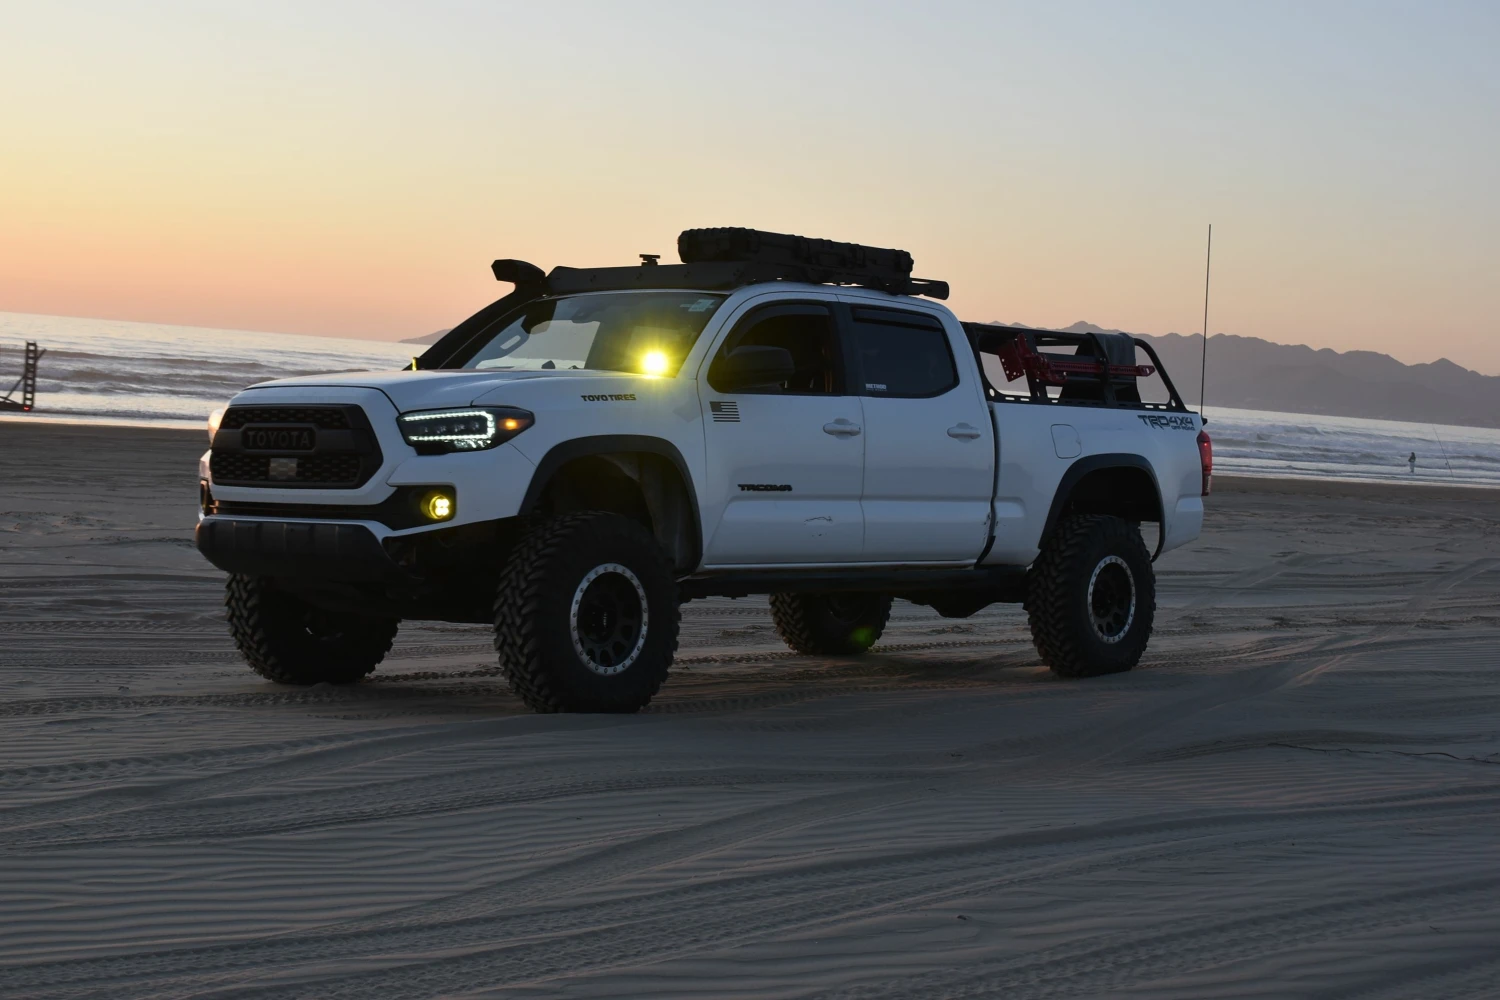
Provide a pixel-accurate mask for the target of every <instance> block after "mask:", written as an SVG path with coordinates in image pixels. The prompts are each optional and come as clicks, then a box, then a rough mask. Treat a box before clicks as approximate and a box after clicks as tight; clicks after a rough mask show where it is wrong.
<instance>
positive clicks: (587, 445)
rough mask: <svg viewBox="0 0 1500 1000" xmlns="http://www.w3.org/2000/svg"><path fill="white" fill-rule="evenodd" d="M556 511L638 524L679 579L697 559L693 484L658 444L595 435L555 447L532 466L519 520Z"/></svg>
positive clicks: (673, 449)
mask: <svg viewBox="0 0 1500 1000" xmlns="http://www.w3.org/2000/svg"><path fill="white" fill-rule="evenodd" d="M627 484H628V485H627ZM559 503H561V504H562V505H563V509H564V510H567V509H583V508H588V509H602V510H610V511H613V512H615V513H619V514H624V515H625V516H627V517H632V518H634V519H636V520H638V521H641V522H642V523H643V524H645V526H646V527H647V528H648V529H649V530H650V531H651V533H652V534H653V535H655V536H656V539H657V541H658V542H660V543H661V545H662V547H663V548H665V549H666V550H667V552H668V554H669V555H670V556H671V558H672V563H673V565H674V566H675V567H676V569H677V570H678V571H679V572H683V573H686V572H691V571H692V570H693V569H695V568H696V567H697V565H698V563H699V561H700V559H701V557H702V552H703V537H702V527H701V525H702V521H701V519H700V517H699V513H698V494H697V491H696V490H695V489H694V488H693V476H692V473H691V472H690V471H689V470H688V466H687V462H686V461H684V459H683V457H682V452H681V451H679V450H678V449H677V446H676V445H674V444H673V443H672V442H670V441H667V440H665V439H663V438H657V437H650V436H647V435H643V434H598V435H594V436H591V437H583V438H574V439H572V440H570V441H563V442H561V443H559V444H556V445H554V446H553V447H552V448H551V449H550V450H549V451H548V452H547V454H546V455H544V456H542V460H541V461H540V462H538V463H537V467H536V472H534V473H533V474H532V477H531V483H530V485H529V486H527V488H526V494H525V496H524V497H523V498H522V501H521V510H520V513H521V514H523V515H525V514H535V513H539V512H542V511H545V510H548V509H549V506H555V505H557V504H559ZM554 512H557V513H561V512H562V510H555V511H554Z"/></svg>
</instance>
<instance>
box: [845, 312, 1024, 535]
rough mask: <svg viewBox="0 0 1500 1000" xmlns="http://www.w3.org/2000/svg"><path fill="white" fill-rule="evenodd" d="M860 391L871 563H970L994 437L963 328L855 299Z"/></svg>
mask: <svg viewBox="0 0 1500 1000" xmlns="http://www.w3.org/2000/svg"><path fill="white" fill-rule="evenodd" d="M848 308H849V317H850V320H851V322H850V323H849V336H850V342H851V345H852V347H851V351H852V353H853V355H854V373H853V374H854V375H855V378H856V379H857V387H858V390H859V392H860V394H861V395H862V396H863V397H864V398H863V402H864V421H865V438H866V440H865V488H864V493H863V499H862V504H861V506H862V507H863V509H864V518H865V545H864V560H865V561H866V562H881V563H889V562H895V563H906V562H914V563H920V562H974V561H975V560H977V559H978V558H979V556H980V553H981V552H982V551H983V550H984V545H985V542H986V541H987V539H988V537H989V526H990V501H991V496H992V492H993V489H994V463H995V439H994V431H993V428H992V426H991V423H990V419H989V410H988V407H987V405H986V403H985V399H984V395H983V391H982V389H981V388H980V387H979V386H978V385H977V384H976V383H975V382H973V381H972V380H964V379H962V378H960V376H959V372H960V368H959V365H958V359H959V355H958V354H957V353H956V352H957V351H959V350H964V351H967V350H969V346H968V343H967V342H966V341H962V339H961V338H962V334H961V333H956V332H955V331H950V330H949V329H947V327H945V326H944V324H943V323H942V321H941V320H939V319H938V318H937V317H936V316H934V315H932V314H931V313H923V312H918V311H916V310H908V309H893V308H885V307H874V306H864V305H859V304H857V303H851V304H850V305H849V307H848Z"/></svg>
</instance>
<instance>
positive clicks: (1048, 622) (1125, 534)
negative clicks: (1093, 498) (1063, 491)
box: [1026, 514, 1156, 677]
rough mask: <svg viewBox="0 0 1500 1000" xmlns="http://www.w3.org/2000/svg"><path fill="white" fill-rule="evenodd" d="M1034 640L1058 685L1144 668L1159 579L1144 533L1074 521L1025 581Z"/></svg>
mask: <svg viewBox="0 0 1500 1000" xmlns="http://www.w3.org/2000/svg"><path fill="white" fill-rule="evenodd" d="M1026 612H1027V617H1028V618H1029V620H1030V623H1031V640H1032V642H1033V643H1035V645H1036V651H1037V652H1038V653H1039V654H1041V657H1042V662H1043V663H1045V664H1047V666H1049V667H1051V668H1052V672H1053V673H1055V674H1057V675H1058V676H1059V677H1096V676H1099V675H1101V674H1114V673H1119V672H1121V671H1125V670H1129V669H1130V668H1131V667H1133V666H1135V665H1136V663H1138V662H1139V661H1140V658H1141V654H1142V653H1144V652H1145V651H1146V643H1147V642H1148V641H1150V639H1151V626H1152V623H1153V621H1154V619H1155V617H1156V577H1155V574H1154V573H1153V572H1152V569H1151V554H1150V553H1149V552H1148V551H1147V550H1146V543H1145V542H1144V541H1143V540H1142V539H1141V530H1140V527H1139V526H1138V525H1135V524H1132V523H1131V522H1129V521H1125V520H1122V519H1120V518H1118V517H1108V516H1103V515H1097V514H1089V515H1079V516H1074V517H1069V518H1067V519H1066V520H1064V521H1063V522H1062V524H1060V525H1059V526H1058V528H1057V530H1056V531H1054V532H1053V533H1052V536H1051V537H1050V538H1049V539H1048V540H1047V543H1046V545H1045V546H1044V547H1043V548H1042V554H1041V556H1039V557H1038V558H1037V561H1036V562H1035V564H1033V565H1032V567H1031V571H1030V573H1028V574H1027V578H1026Z"/></svg>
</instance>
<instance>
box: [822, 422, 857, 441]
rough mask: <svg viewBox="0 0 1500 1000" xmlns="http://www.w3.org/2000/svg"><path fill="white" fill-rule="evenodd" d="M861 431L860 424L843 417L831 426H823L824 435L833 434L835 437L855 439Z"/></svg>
mask: <svg viewBox="0 0 1500 1000" xmlns="http://www.w3.org/2000/svg"><path fill="white" fill-rule="evenodd" d="M859 431H860V426H859V424H856V423H855V422H854V421H852V420H845V419H844V418H843V417H839V418H838V419H837V420H835V421H834V422H833V423H831V424H824V425H823V433H824V434H832V435H833V436H834V437H854V436H855V435H857V434H858V433H859Z"/></svg>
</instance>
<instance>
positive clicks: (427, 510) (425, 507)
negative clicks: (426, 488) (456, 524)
mask: <svg viewBox="0 0 1500 1000" xmlns="http://www.w3.org/2000/svg"><path fill="white" fill-rule="evenodd" d="M417 506H418V509H419V510H421V512H422V516H423V517H425V518H427V520H429V521H446V520H448V519H449V518H451V517H452V516H453V515H454V513H455V512H456V511H457V509H458V501H456V500H455V499H454V497H453V494H452V493H449V492H446V491H444V490H433V491H432V492H431V493H428V494H427V495H425V496H424V497H422V502H421V503H420V504H418V505H417Z"/></svg>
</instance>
